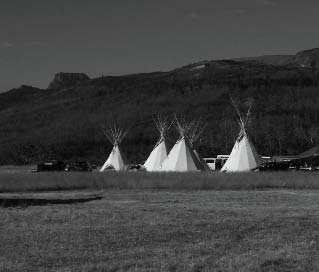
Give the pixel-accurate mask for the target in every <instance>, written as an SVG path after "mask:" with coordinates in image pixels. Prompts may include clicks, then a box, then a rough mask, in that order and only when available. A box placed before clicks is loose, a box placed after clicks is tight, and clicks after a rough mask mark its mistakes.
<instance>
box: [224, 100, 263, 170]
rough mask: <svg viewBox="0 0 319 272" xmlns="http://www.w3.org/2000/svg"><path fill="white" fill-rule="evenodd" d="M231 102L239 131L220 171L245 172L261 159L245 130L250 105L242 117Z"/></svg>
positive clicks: (258, 164) (257, 165)
mask: <svg viewBox="0 0 319 272" xmlns="http://www.w3.org/2000/svg"><path fill="white" fill-rule="evenodd" d="M232 104H233V106H234V108H235V111H236V114H237V119H238V123H239V126H240V132H239V135H238V138H237V140H236V142H235V145H234V147H233V149H232V151H231V153H230V155H229V158H228V160H227V161H226V163H225V164H224V165H223V167H222V169H221V170H220V171H222V172H245V171H250V170H254V169H257V168H258V167H259V166H260V164H261V159H260V157H259V155H258V154H257V152H256V150H255V148H254V145H253V144H252V143H251V142H250V140H249V137H248V135H247V131H246V126H247V124H248V122H249V116H250V109H251V106H250V107H249V109H248V112H247V115H246V117H245V118H244V117H243V116H242V115H241V113H240V111H239V109H238V107H237V106H236V105H235V103H234V102H233V101H232Z"/></svg>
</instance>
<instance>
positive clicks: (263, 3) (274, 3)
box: [256, 0, 277, 6]
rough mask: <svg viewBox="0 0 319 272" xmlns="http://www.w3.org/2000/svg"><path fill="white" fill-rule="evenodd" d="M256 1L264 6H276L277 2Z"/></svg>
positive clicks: (270, 0) (268, 0)
mask: <svg viewBox="0 0 319 272" xmlns="http://www.w3.org/2000/svg"><path fill="white" fill-rule="evenodd" d="M256 3H257V4H259V5H264V6H276V5H277V3H276V2H275V1H272V0H256Z"/></svg>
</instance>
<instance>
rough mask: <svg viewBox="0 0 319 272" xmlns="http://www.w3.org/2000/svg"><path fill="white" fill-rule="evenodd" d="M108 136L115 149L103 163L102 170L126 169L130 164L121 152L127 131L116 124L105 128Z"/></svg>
mask: <svg viewBox="0 0 319 272" xmlns="http://www.w3.org/2000/svg"><path fill="white" fill-rule="evenodd" d="M104 134H105V136H106V138H107V139H108V140H109V141H110V142H111V143H112V144H113V149H112V151H111V153H110V155H109V156H108V158H107V160H106V161H105V163H104V164H103V166H102V168H101V169H100V172H103V171H106V170H115V171H125V170H127V167H128V165H129V163H128V160H127V159H126V157H125V156H124V154H123V153H122V152H121V149H120V143H121V142H122V141H123V139H124V137H125V136H126V134H127V132H126V131H124V130H122V129H121V128H119V127H118V126H116V125H114V127H113V128H112V127H111V128H109V129H104Z"/></svg>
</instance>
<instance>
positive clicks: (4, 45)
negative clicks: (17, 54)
mask: <svg viewBox="0 0 319 272" xmlns="http://www.w3.org/2000/svg"><path fill="white" fill-rule="evenodd" d="M12 47H14V45H13V44H12V43H10V42H2V43H0V49H7V48H12Z"/></svg>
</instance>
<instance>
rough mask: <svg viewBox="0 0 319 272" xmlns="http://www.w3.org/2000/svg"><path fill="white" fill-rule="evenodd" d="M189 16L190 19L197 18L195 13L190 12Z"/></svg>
mask: <svg viewBox="0 0 319 272" xmlns="http://www.w3.org/2000/svg"><path fill="white" fill-rule="evenodd" d="M189 16H190V17H191V18H192V19H196V18H198V13H197V12H195V11H192V12H191V13H190V14H189Z"/></svg>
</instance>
